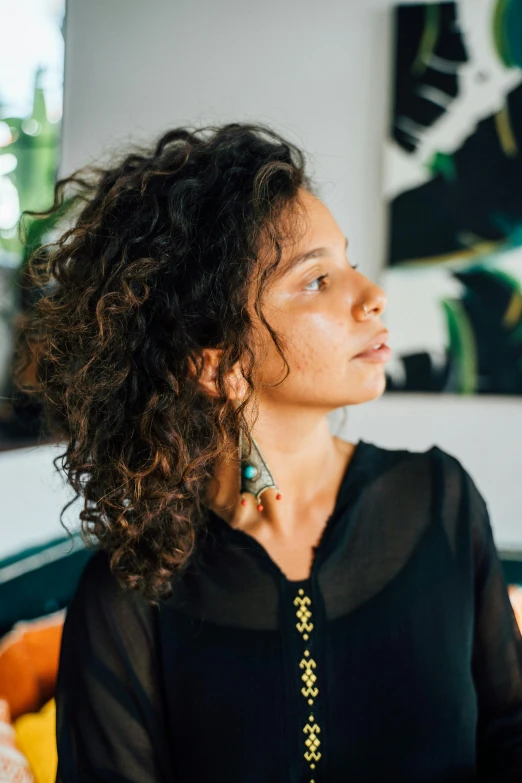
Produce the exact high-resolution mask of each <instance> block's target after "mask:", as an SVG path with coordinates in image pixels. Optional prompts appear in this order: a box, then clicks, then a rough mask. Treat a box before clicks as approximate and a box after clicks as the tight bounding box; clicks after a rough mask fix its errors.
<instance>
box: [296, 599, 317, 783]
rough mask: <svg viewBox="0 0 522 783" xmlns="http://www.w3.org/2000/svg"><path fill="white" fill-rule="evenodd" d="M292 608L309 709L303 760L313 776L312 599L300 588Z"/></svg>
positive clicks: (314, 726)
mask: <svg viewBox="0 0 522 783" xmlns="http://www.w3.org/2000/svg"><path fill="white" fill-rule="evenodd" d="M294 606H295V607H296V615H297V623H296V628H297V630H298V631H299V633H300V634H301V638H302V640H303V642H304V651H303V656H302V658H301V660H300V661H299V668H300V669H301V671H302V674H301V680H302V682H303V686H302V688H301V693H302V695H303V697H304V698H305V699H306V703H307V706H308V707H310V711H309V713H308V719H307V721H306V723H305V726H304V728H303V733H304V738H303V743H304V758H305V760H306V761H307V762H308V764H309V767H310V772H311V774H312V775H315V773H314V770H315V769H316V764H317V762H318V761H319V760H320V758H321V752H320V751H319V747H320V745H321V740H320V739H319V734H320V732H321V729H320V727H319V726H318V725H317V723H316V721H315V718H314V712H313V709H312V707H313V705H314V702H315V699H316V698H317V696H318V694H319V688H318V687H317V686H316V682H317V674H316V673H315V670H316V669H317V664H316V662H315V661H314V659H313V658H312V656H311V653H310V650H309V649H308V647H309V644H308V643H309V640H310V635H311V633H312V631H313V627H314V625H313V623H312V622H311V620H312V608H311V607H312V599H311V598H310V596H308V595H306V593H305V591H304V590H303V589H302V588H299V590H298V594H297V595H296V597H295V598H294ZM309 783H315V779H314V777H312V778H311V779H310V781H309Z"/></svg>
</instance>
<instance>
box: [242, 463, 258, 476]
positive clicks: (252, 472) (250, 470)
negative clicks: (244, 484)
mask: <svg viewBox="0 0 522 783" xmlns="http://www.w3.org/2000/svg"><path fill="white" fill-rule="evenodd" d="M243 474H244V476H245V478H247V479H253V478H255V477H256V476H257V468H255V467H254V465H246V466H245V468H244V470H243Z"/></svg>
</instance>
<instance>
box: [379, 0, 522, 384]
mask: <svg viewBox="0 0 522 783" xmlns="http://www.w3.org/2000/svg"><path fill="white" fill-rule="evenodd" d="M393 14H394V50H393V51H394V55H393V56H394V71H393V73H394V76H393V100H392V117H391V122H390V130H389V136H388V138H387V140H386V147H385V155H384V160H385V172H384V194H385V198H386V201H387V203H388V243H387V259H386V264H385V267H384V269H383V271H382V279H381V280H380V282H381V283H382V287H383V288H384V289H385V290H386V293H387V295H388V307H387V310H386V313H385V316H386V318H385V322H386V325H387V326H388V327H389V329H390V334H391V339H390V345H391V347H392V349H393V353H394V358H393V359H392V360H391V361H390V362H389V364H388V365H387V391H392V392H393V391H403V392H406V391H411V392H446V393H451V394H521V393H522V0H458V1H457V2H443V3H422V4H416V5H400V6H397V7H395V8H394V11H393Z"/></svg>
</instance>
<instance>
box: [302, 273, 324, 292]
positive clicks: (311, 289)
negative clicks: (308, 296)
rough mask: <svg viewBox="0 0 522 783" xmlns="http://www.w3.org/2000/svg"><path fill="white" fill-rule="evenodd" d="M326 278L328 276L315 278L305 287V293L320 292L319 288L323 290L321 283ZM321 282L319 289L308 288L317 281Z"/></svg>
mask: <svg viewBox="0 0 522 783" xmlns="http://www.w3.org/2000/svg"><path fill="white" fill-rule="evenodd" d="M327 277H328V275H321V276H320V277H316V278H315V280H312V281H311V282H310V283H308V285H305V290H306V291H320V290H321V288H323V285H322V281H323V280H325V279H326V278H327ZM318 280H319V281H320V282H321V285H320V287H319V288H310V287H309V286H311V285H313V284H314V283H317V281H318Z"/></svg>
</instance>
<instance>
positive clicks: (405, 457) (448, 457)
mask: <svg viewBox="0 0 522 783" xmlns="http://www.w3.org/2000/svg"><path fill="white" fill-rule="evenodd" d="M362 443H364V446H365V447H366V449H367V452H368V454H369V458H370V459H371V460H372V461H373V462H374V463H375V464H379V465H382V467H383V468H384V467H392V466H394V465H398V464H404V465H409V466H413V465H416V466H419V467H421V466H425V467H426V468H428V469H433V467H434V466H442V467H443V468H444V470H446V471H450V472H451V471H453V472H457V473H458V472H460V471H465V468H464V465H463V464H462V462H461V461H460V459H459V458H458V457H457V456H456V455H455V454H453V453H451V452H450V451H448V450H447V449H444V448H441V446H439V445H438V444H436V443H432V444H431V445H430V446H426V447H425V448H423V449H422V448H418V449H414V448H407V447H402V448H399V447H391V446H384V445H381V444H378V443H374V442H371V441H362Z"/></svg>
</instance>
